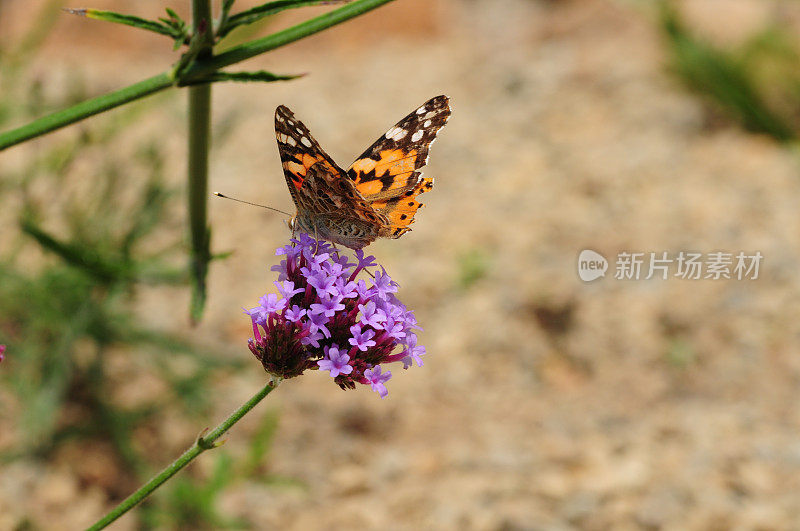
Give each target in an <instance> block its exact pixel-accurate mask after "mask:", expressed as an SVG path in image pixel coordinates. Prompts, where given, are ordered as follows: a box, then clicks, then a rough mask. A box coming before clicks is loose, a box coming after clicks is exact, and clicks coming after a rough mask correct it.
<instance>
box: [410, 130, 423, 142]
mask: <svg viewBox="0 0 800 531" xmlns="http://www.w3.org/2000/svg"><path fill="white" fill-rule="evenodd" d="M424 134H425V131H423V130H422V129H420V130H418V131H417V132H416V133H414V134H413V135H411V141H412V142H419V139H420V138H422V135H424Z"/></svg>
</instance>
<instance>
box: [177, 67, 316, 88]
mask: <svg viewBox="0 0 800 531" xmlns="http://www.w3.org/2000/svg"><path fill="white" fill-rule="evenodd" d="M305 75H306V74H273V73H272V72H267V71H266V70H258V71H256V72H215V73H214V74H211V75H210V76H208V77H204V78H200V79H193V80H191V81H189V82H186V83H181V84H180V86H187V85H198V84H201V83H215V82H218V81H237V82H240V83H241V82H244V83H247V82H252V81H261V82H265V83H271V82H273V81H288V80H290V79H297V78H298V77H303V76H305Z"/></svg>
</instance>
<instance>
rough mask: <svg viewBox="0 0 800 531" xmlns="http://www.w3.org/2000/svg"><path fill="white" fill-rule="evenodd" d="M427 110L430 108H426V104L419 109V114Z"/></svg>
mask: <svg viewBox="0 0 800 531" xmlns="http://www.w3.org/2000/svg"><path fill="white" fill-rule="evenodd" d="M427 110H428V109H426V108H425V106H424V105H423V106H422V107H420V108H419V109H417V114H424V113H425V111H427Z"/></svg>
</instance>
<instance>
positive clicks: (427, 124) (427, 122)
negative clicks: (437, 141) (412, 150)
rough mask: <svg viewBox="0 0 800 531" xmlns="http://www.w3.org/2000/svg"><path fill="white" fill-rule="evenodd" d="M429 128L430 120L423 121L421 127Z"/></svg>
mask: <svg viewBox="0 0 800 531" xmlns="http://www.w3.org/2000/svg"><path fill="white" fill-rule="evenodd" d="M430 126H431V121H430V120H425V123H424V124H422V127H430Z"/></svg>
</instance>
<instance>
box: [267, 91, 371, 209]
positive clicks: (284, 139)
mask: <svg viewBox="0 0 800 531" xmlns="http://www.w3.org/2000/svg"><path fill="white" fill-rule="evenodd" d="M275 135H276V137H277V140H278V151H279V153H280V156H281V163H282V164H283V173H284V176H285V177H286V184H287V185H288V187H289V191H290V192H291V194H292V199H294V203H295V206H296V207H297V212H298V214H300V215H305V216H307V217H311V218H313V217H315V216H319V215H331V214H334V215H336V217H339V218H344V219H347V218H355V219H363V220H367V221H370V220H371V221H373V222H374V220H375V219H376V216H375V215H374V214H373V213H372V208H371V207H370V206H369V205H368V204H367V203H366V202H365V201H364V199H363V198H362V197H361V196H360V194H359V193H358V191H357V190H356V188H355V186H354V185H353V183H352V181H350V180H349V179H348V178H347V176H346V174H345V172H344V170H342V169H341V168H339V167H338V166H337V165H336V163H335V162H334V161H333V159H331V157H330V156H329V155H328V154H327V153H325V151H323V149H322V147H320V145H319V143H318V142H317V141H316V140H315V139H314V137H313V136H311V133H310V132H309V130H308V128H307V127H306V126H305V125H303V123H302V122H301V121H300V120H298V119H297V118H295V116H294V114H293V113H292V111H290V110H289V109H288V108H287V107H285V106H283V105H281V106H280V107H278V108H277V109H276V110H275Z"/></svg>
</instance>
